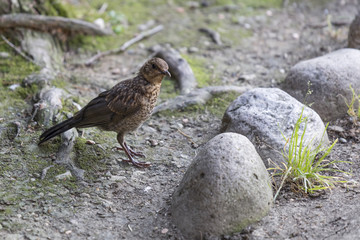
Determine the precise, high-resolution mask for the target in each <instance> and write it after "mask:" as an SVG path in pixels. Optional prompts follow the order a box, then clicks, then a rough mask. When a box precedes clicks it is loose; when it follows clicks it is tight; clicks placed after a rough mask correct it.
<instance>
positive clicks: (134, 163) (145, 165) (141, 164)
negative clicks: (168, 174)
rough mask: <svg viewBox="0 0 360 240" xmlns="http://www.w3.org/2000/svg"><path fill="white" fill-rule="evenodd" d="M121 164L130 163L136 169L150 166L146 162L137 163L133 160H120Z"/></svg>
mask: <svg viewBox="0 0 360 240" xmlns="http://www.w3.org/2000/svg"><path fill="white" fill-rule="evenodd" d="M121 160H122V161H123V162H128V163H131V164H132V165H134V166H136V167H138V168H146V167H150V166H151V164H150V163H148V162H138V161H136V160H134V159H121Z"/></svg>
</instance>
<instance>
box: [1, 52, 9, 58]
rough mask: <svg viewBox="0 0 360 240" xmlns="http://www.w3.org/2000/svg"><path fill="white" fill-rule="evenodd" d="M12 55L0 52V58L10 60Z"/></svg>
mask: <svg viewBox="0 0 360 240" xmlns="http://www.w3.org/2000/svg"><path fill="white" fill-rule="evenodd" d="M9 57H10V54H9V53H8V52H0V58H9Z"/></svg>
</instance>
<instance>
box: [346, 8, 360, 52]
mask: <svg viewBox="0 0 360 240" xmlns="http://www.w3.org/2000/svg"><path fill="white" fill-rule="evenodd" d="M348 47H349V48H355V49H360V14H357V15H356V16H355V18H354V20H353V21H352V22H351V24H350V27H349V33H348Z"/></svg>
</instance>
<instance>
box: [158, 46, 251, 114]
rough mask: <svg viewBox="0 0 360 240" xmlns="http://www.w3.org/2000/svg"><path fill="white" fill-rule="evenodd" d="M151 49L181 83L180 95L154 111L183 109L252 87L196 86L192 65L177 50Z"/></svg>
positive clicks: (167, 48)
mask: <svg viewBox="0 0 360 240" xmlns="http://www.w3.org/2000/svg"><path fill="white" fill-rule="evenodd" d="M151 51H153V52H155V53H154V54H153V56H155V57H160V58H162V59H164V60H165V61H166V62H167V63H168V65H169V71H170V73H171V76H172V77H173V78H174V79H175V80H176V81H177V82H178V83H179V86H180V95H179V96H177V97H175V98H173V99H169V100H168V101H166V102H164V103H161V104H159V105H158V106H156V107H155V109H154V111H153V113H158V112H161V111H165V110H172V111H174V110H182V109H184V108H186V107H188V106H191V105H203V104H205V103H206V102H207V101H209V100H210V99H211V98H212V97H213V96H215V95H218V94H222V93H226V92H238V93H243V92H245V91H247V90H249V89H250V87H249V86H244V87H238V86H209V87H204V88H198V89H197V88H196V86H197V82H196V78H195V76H194V73H193V71H192V70H191V67H190V65H189V64H188V63H187V61H186V60H185V59H183V58H182V57H181V55H180V53H178V52H177V51H176V50H174V49H172V48H170V47H161V46H158V45H157V46H154V47H152V49H151Z"/></svg>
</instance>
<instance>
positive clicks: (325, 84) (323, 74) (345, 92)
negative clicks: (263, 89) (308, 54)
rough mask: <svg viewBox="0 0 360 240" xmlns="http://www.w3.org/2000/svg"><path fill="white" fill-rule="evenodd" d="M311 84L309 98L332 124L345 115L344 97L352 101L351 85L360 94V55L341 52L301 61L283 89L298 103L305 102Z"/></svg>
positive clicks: (348, 51)
mask: <svg viewBox="0 0 360 240" xmlns="http://www.w3.org/2000/svg"><path fill="white" fill-rule="evenodd" d="M308 82H310V83H311V87H310V89H311V90H312V94H310V95H308V96H307V98H306V101H307V103H313V104H312V105H311V108H313V109H314V110H315V111H316V112H317V113H318V114H319V115H320V116H321V118H322V119H323V120H325V121H330V120H335V119H337V118H340V117H343V116H344V115H346V112H347V109H348V107H347V106H346V104H345V100H344V97H345V98H346V99H347V100H348V101H350V100H351V97H352V93H351V90H350V88H349V86H350V84H351V85H352V87H353V88H354V89H355V90H356V91H357V92H359V90H360V51H359V50H357V49H350V48H345V49H340V50H337V51H335V52H332V53H330V54H327V55H324V56H322V57H317V58H314V59H310V60H307V61H302V62H300V63H298V64H296V65H295V66H294V67H292V68H291V69H290V72H289V73H288V75H287V76H286V79H285V82H284V85H283V89H284V90H285V91H286V92H288V93H289V94H290V95H291V96H293V97H295V98H296V99H298V100H299V101H301V102H302V101H304V99H305V95H306V93H307V91H308Z"/></svg>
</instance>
